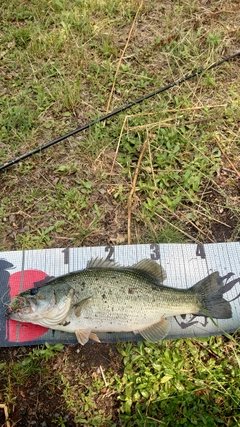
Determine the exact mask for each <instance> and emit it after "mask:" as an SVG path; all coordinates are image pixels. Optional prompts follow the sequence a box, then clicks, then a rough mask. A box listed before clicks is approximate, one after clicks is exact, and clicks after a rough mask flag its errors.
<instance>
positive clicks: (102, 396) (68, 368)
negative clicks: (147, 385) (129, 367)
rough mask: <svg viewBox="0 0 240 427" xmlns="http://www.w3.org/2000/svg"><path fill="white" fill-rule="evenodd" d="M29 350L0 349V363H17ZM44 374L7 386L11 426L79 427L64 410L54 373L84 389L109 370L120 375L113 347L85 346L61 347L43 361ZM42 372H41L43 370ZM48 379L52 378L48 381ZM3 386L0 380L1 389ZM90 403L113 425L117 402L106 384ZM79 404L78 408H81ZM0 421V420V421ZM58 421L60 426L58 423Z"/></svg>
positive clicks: (25, 356) (63, 401)
mask: <svg viewBox="0 0 240 427" xmlns="http://www.w3.org/2000/svg"><path fill="white" fill-rule="evenodd" d="M31 350H32V347H31V348H30V347H29V348H26V347H25V348H24V347H15V348H12V349H8V348H3V349H2V350H1V354H0V363H3V362H6V363H8V364H11V363H12V362H20V361H22V360H24V358H27V356H28V351H31ZM46 364H47V370H48V373H47V374H46V375H44V374H43V375H41V374H40V375H38V374H36V372H35V373H33V374H32V375H30V376H29V377H28V378H27V379H26V381H25V382H24V383H23V384H18V383H17V382H18V378H16V382H15V383H13V384H11V386H10V390H9V396H12V397H13V401H12V402H11V405H10V410H11V411H10V415H9V416H10V420H11V426H17V427H28V426H29V427H30V426H34V427H50V426H56V425H59V426H60V425H64V426H65V427H73V426H80V425H81V424H78V423H76V422H75V421H74V414H73V413H71V411H70V410H69V409H68V407H67V404H66V401H65V399H64V397H63V385H62V384H61V383H60V382H59V385H58V384H57V383H56V379H55V373H56V372H61V373H63V374H64V377H65V379H66V381H67V382H68V383H69V384H70V385H71V387H73V389H74V387H75V386H78V384H79V383H78V381H79V376H82V378H83V379H82V382H83V383H84V386H85V387H86V388H87V387H88V386H89V387H91V383H92V379H93V378H97V377H99V378H100V379H103V376H104V377H105V379H106V377H107V373H108V372H109V371H114V372H115V373H117V372H118V373H119V374H120V373H121V372H122V364H121V357H120V355H119V353H118V352H117V350H116V346H115V345H114V344H86V345H85V346H84V347H82V346H79V345H69V346H65V348H64V350H63V351H62V352H61V353H59V354H56V356H55V357H53V359H51V360H49V361H48V362H46ZM43 372H44V369H43ZM51 377H52V378H51ZM5 387H6V384H5V381H4V383H1V381H0V396H1V393H2V392H1V390H3V389H5ZM94 403H95V404H96V406H97V409H98V410H102V411H103V416H104V418H105V417H108V416H110V415H111V416H112V422H116V425H117V422H118V420H117V414H118V407H119V403H118V401H117V396H116V393H115V392H114V391H113V390H111V389H110V387H108V384H107V382H106V385H105V386H104V387H102V389H101V390H100V391H99V393H96V395H95V396H94ZM81 404H82V403H81V401H79V407H81ZM0 420H1V418H0ZM61 420H62V423H63V422H64V424H61V423H60V421H61ZM0 425H1V426H2V425H3V424H0Z"/></svg>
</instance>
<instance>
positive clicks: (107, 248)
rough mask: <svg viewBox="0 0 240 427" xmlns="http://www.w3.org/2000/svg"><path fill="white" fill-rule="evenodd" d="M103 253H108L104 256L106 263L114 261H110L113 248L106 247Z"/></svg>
mask: <svg viewBox="0 0 240 427" xmlns="http://www.w3.org/2000/svg"><path fill="white" fill-rule="evenodd" d="M105 252H108V254H107V256H106V260H108V261H114V259H112V258H111V257H112V255H113V254H114V247H113V246H106V247H105Z"/></svg>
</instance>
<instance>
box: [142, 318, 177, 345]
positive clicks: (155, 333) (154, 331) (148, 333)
mask: <svg viewBox="0 0 240 427" xmlns="http://www.w3.org/2000/svg"><path fill="white" fill-rule="evenodd" d="M169 330H170V324H169V322H168V321H167V320H166V319H164V318H163V317H162V318H161V320H160V321H159V322H158V323H155V324H154V325H151V326H148V327H147V328H145V329H142V330H138V331H135V332H138V333H139V334H140V335H142V337H143V338H144V339H145V340H146V341H149V342H153V343H157V342H159V341H161V340H162V339H163V338H164V337H166V335H167V334H168V332H169Z"/></svg>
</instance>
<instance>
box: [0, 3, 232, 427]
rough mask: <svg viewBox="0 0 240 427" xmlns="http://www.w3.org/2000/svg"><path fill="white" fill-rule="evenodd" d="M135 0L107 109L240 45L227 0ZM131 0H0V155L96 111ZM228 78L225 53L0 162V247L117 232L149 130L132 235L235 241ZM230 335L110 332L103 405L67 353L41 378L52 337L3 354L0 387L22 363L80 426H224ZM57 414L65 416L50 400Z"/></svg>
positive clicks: (74, 242)
mask: <svg viewBox="0 0 240 427" xmlns="http://www.w3.org/2000/svg"><path fill="white" fill-rule="evenodd" d="M143 3H144V4H143V6H142V8H140V10H139V13H138V19H137V22H136V25H135V27H134V29H133V33H132V36H131V38H130V41H129V45H128V48H127V50H126V52H125V55H124V57H123V58H122V61H121V65H120V67H119V71H118V74H117V77H116V82H115V89H114V93H113V98H112V101H111V106H110V109H114V108H116V107H119V106H121V105H123V104H124V103H128V102H129V101H132V100H134V99H136V98H138V97H140V96H143V95H144V94H146V93H148V92H150V91H153V90H155V89H157V88H159V87H162V86H163V85H165V84H168V83H170V82H172V81H173V80H175V79H179V78H181V77H183V76H184V75H186V74H189V73H191V72H192V71H194V70H196V69H199V68H203V67H206V66H208V65H211V64H212V63H213V62H214V61H218V60H219V59H221V58H222V57H223V56H228V55H230V54H232V53H234V52H235V51H236V50H237V49H238V47H237V46H238V39H239V35H240V33H239V19H240V16H239V10H238V9H237V8H236V7H235V6H236V4H235V3H234V2H232V1H230V2H229V4H228V11H226V12H224V10H225V9H226V4H225V3H224V2H218V4H217V5H213V4H211V3H210V4H209V5H208V7H206V8H205V7H204V8H203V7H202V6H201V5H200V3H199V2H198V1H192V2H189V1H187V0H183V1H179V2H159V1H157V0H153V1H151V2H143ZM139 4H140V2H139V1H137V0H112V1H108V0H85V1H83V0H73V1H70V0H54V1H53V0H43V1H41V2H40V3H39V1H36V0H33V1H31V2H29V1H24V0H22V1H20V2H19V1H16V0H9V1H3V2H2V5H1V6H2V7H1V12H0V13H1V24H2V27H1V60H2V72H1V79H2V86H1V112H0V122H1V135H0V158H1V163H4V162H7V161H9V160H11V159H12V158H14V157H16V156H18V155H20V154H23V153H25V152H28V151H30V150H32V149H34V148H36V147H37V146H39V145H42V144H44V143H46V141H48V140H51V139H53V138H55V137H57V136H59V135H62V134H64V133H66V132H69V131H70V130H72V129H74V128H76V127H78V126H81V125H83V124H85V123H87V122H89V121H92V120H94V119H96V118H97V117H100V116H101V115H102V114H104V113H105V111H106V108H107V103H108V99H109V95H110V91H111V87H112V84H113V81H114V78H115V72H116V69H117V64H118V61H119V58H120V56H121V53H122V51H123V49H124V46H125V43H126V39H127V37H128V34H129V31H130V28H131V25H132V24H133V19H134V17H135V14H136V12H137V10H138V8H139ZM218 10H223V11H222V13H220V14H214V13H215V12H217V11H218ZM239 90H240V85H239V67H238V61H232V62H229V63H225V64H224V65H222V66H221V67H218V68H215V69H213V70H210V71H207V72H205V73H204V74H203V75H201V76H199V77H197V78H194V79H192V80H189V81H188V82H186V83H184V84H182V85H180V86H176V87H174V88H172V89H170V90H168V91H167V92H164V93H163V94H161V95H159V96H157V97H155V98H152V99H151V100H150V99H149V100H148V101H146V102H144V103H143V104H142V105H141V106H136V107H134V108H132V109H131V110H128V111H127V112H125V113H122V114H119V115H118V116H116V117H115V118H113V119H111V120H109V121H107V122H106V123H104V124H103V123H101V124H98V125H95V126H94V127H92V128H91V129H89V131H86V132H83V133H81V134H78V135H75V137H72V138H69V139H68V140H66V141H64V142H62V143H60V144H58V145H56V146H55V147H52V148H49V149H48V150H46V151H44V152H42V153H40V154H38V155H35V156H33V157H31V158H29V159H26V160H24V161H22V162H20V163H19V164H18V166H17V167H12V168H9V169H7V170H6V171H5V172H4V173H1V180H0V190H1V203H0V235H1V240H0V250H1V251H6V250H20V249H33V248H49V247H66V246H81V245H84V246H89V245H108V244H109V241H111V242H121V243H127V237H126V236H127V218H128V214H129V212H128V207H127V206H128V199H129V194H130V191H131V189H132V188H133V187H132V186H133V179H134V175H135V173H136V166H137V163H138V160H139V156H140V154H141V151H142V148H143V144H144V142H145V141H146V140H147V141H148V146H147V149H146V151H145V153H144V155H143V158H142V160H141V162H140V168H139V173H138V177H137V181H136V186H135V188H134V192H133V197H132V205H131V238H132V242H133V243H146V242H150V241H151V242H152V241H155V242H167V243H169V242H185V241H187V242H189V241H191V242H193V241H197V242H209V241H232V240H238V239H239V235H240V208H239V188H238V187H239V177H238V174H237V172H236V171H239V169H240V154H239V153H240V151H239V147H240V146H239V125H238V123H239V119H240V108H239V101H240V98H239ZM217 143H219V144H220V146H221V148H222V151H221V150H220V148H219V146H218V144H217ZM118 144H119V147H118V150H117V146H118ZM223 153H224V154H225V156H224V154H223ZM115 154H116V160H115V162H114V157H115ZM226 156H227V157H226ZM229 160H230V161H231V163H230V162H229ZM113 166H114V167H113ZM233 166H234V167H235V170H234V168H233ZM111 172H112V173H111ZM238 341H239V338H238V337H237V336H236V337H235V338H234V339H233V340H232V341H228V340H225V339H223V338H221V337H218V338H209V339H204V340H178V341H164V342H163V343H162V344H159V345H154V346H153V345H149V344H143V343H141V344H139V345H136V346H135V345H131V344H121V345H119V346H118V351H119V357H121V358H122V359H123V361H122V369H123V372H122V373H121V374H120V373H117V372H113V371H109V372H105V375H106V380H107V383H108V388H107V392H109V393H110V394H109V396H113V397H112V399H113V400H114V402H115V403H114V404H115V407H114V410H113V411H112V412H108V411H105V407H101V402H102V400H103V395H104V393H103V392H102V391H101V390H103V389H104V387H105V384H104V381H103V379H102V378H101V375H100V376H97V378H94V377H91V376H90V377H89V376H88V375H83V374H82V375H80V374H79V375H76V378H75V379H74V380H73V378H72V377H71V376H70V375H69V372H68V368H69V366H71V363H70V361H69V360H68V357H67V355H66V354H65V353H66V352H65V353H64V352H61V353H58V352H56V353H57V355H58V356H56V357H60V358H61V360H62V361H64V363H63V364H65V365H64V366H65V368H66V369H65V368H64V369H63V368H62V369H61V372H60V373H59V372H55V371H54V375H52V377H51V375H50V372H49V366H50V365H51V363H55V362H51V361H50V360H46V358H47V357H46V355H47V354H48V353H49V352H50V353H51V351H52V350H51V348H47V349H45V348H41V349H39V350H36V351H37V352H34V350H30V351H29V352H28V354H24V353H23V354H21V356H20V358H19V360H16V358H15V359H14V360H15V361H12V363H11V364H10V365H9V366H7V365H6V363H4V362H2V363H1V365H0V368H1V372H0V377H1V387H2V389H1V391H0V396H1V399H3V400H5V401H6V402H7V403H8V404H9V405H10V406H11V408H13V406H14V405H15V402H16V401H18V399H19V393H20V391H21V389H20V388H19V387H20V386H22V384H24V382H26V381H30V380H31V379H33V378H34V376H35V377H37V378H45V379H44V381H45V384H46V387H47V390H48V392H49V394H50V395H51V396H52V395H54V393H57V394H58V396H61V399H63V400H62V402H65V408H66V409H65V410H66V411H67V412H68V413H69V414H71V416H72V417H73V418H74V419H75V422H76V423H79V424H80V425H86V424H88V425H96V426H97V425H99V426H105V425H106V426H112V427H113V426H115V425H116V426H118V425H121V426H126V427H127V426H133V425H134V426H135V425H136V426H142V427H148V426H159V425H160V426H161V425H165V426H173V425H184V426H187V427H188V426H189V427H190V426H194V425H206V426H221V425H226V426H230V427H232V426H237V425H238V424H239V422H240V420H239V404H240V396H239V342H238ZM53 353H54V351H53ZM51 355H52V354H51ZM54 358H55V356H54V355H53V358H52V359H51V360H52V361H53V360H55V359H54ZM76 363H77V362H76V361H75V364H76ZM51 366H52V365H51ZM74 366H75V367H76V365H74ZM69 369H70V370H71V369H73V368H69ZM76 369H77V368H76ZM83 383H84V384H83ZM111 392H113V394H111ZM104 396H105V395H104ZM107 396H108V394H107ZM109 399H111V398H110V397H109ZM79 401H81V405H82V406H81V409H79V406H78V404H77V403H76V402H79ZM106 402H107V398H106V401H105V406H107V403H106ZM54 423H55V424H56V425H59V426H64V425H65V423H66V424H67V422H66V420H64V417H63V416H62V415H61V416H57V417H56V419H55V420H54Z"/></svg>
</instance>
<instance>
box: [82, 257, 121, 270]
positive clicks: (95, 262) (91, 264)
mask: <svg viewBox="0 0 240 427" xmlns="http://www.w3.org/2000/svg"><path fill="white" fill-rule="evenodd" d="M120 267H121V266H120V264H118V263H117V262H115V261H110V260H108V259H106V258H99V257H97V258H91V259H90V261H88V263H87V267H86V268H87V270H88V269H90V268H91V269H94V268H120Z"/></svg>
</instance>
